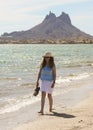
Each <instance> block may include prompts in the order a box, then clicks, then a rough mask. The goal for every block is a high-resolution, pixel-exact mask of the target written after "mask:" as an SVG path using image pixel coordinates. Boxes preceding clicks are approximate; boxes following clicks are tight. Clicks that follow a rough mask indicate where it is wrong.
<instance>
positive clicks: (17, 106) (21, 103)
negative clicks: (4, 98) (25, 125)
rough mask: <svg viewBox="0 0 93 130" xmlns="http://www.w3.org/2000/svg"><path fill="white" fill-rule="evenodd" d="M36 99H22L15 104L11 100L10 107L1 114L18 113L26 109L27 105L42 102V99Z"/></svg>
mask: <svg viewBox="0 0 93 130" xmlns="http://www.w3.org/2000/svg"><path fill="white" fill-rule="evenodd" d="M33 98H34V99H32V97H30V98H29V99H28V98H27V99H26V98H25V99H20V100H16V102H15V103H12V101H13V100H11V101H10V100H9V105H8V106H6V107H5V108H3V109H1V110H0V114H4V113H9V112H14V111H17V110H19V109H21V108H22V107H25V106H27V105H30V104H32V103H35V102H37V101H39V100H40V97H38V96H37V97H33Z"/></svg>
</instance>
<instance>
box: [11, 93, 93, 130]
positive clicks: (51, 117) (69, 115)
mask: <svg viewBox="0 0 93 130" xmlns="http://www.w3.org/2000/svg"><path fill="white" fill-rule="evenodd" d="M92 101H93V91H92V92H90V94H89V97H88V98H87V99H85V100H84V101H81V102H80V103H78V104H77V105H76V106H74V107H73V108H71V109H64V110H62V108H61V107H58V108H57V109H56V111H53V113H49V114H46V115H45V116H40V118H38V119H37V120H36V121H34V122H30V123H26V124H23V125H21V126H19V127H17V128H15V129H13V130H30V129H33V130H43V129H44V130H61V129H64V130H92V128H93V110H92V108H93V103H92Z"/></svg>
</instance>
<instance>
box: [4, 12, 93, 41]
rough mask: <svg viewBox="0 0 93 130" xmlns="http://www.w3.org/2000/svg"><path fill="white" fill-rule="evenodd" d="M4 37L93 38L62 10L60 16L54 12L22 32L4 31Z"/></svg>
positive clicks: (21, 38) (18, 38) (20, 38)
mask: <svg viewBox="0 0 93 130" xmlns="http://www.w3.org/2000/svg"><path fill="white" fill-rule="evenodd" d="M2 37H12V38H14V39H16V40H23V39H74V38H80V37H82V38H92V39H93V37H92V36H90V35H88V34H86V33H84V32H82V31H80V30H79V29H78V28H76V27H75V26H73V25H72V23H71V19H70V17H69V15H68V14H66V13H64V12H62V14H61V15H60V16H58V17H56V15H55V14H54V13H52V12H49V14H48V15H46V17H45V19H44V20H43V21H42V22H41V23H40V24H38V25H37V26H35V27H33V28H31V29H29V30H27V31H20V32H12V33H4V34H3V35H2Z"/></svg>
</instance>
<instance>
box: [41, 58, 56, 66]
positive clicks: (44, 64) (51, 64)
mask: <svg viewBox="0 0 93 130" xmlns="http://www.w3.org/2000/svg"><path fill="white" fill-rule="evenodd" d="M45 66H46V60H45V57H44V58H43V60H42V62H41V66H40V67H41V68H43V67H45ZM53 66H54V58H53V57H50V58H49V67H50V68H51V69H52V68H53Z"/></svg>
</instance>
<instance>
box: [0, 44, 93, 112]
mask: <svg viewBox="0 0 93 130" xmlns="http://www.w3.org/2000/svg"><path fill="white" fill-rule="evenodd" d="M46 52H52V54H53V55H54V59H55V64H56V69H57V80H56V86H59V87H60V89H62V88H61V86H62V84H64V83H65V84H67V83H69V82H73V81H75V80H81V79H85V78H87V77H91V76H93V45H92V44H87V45H85V44H75V45H74V44H71V45H69V44H66V45H59V44H57V45H53V44H52V45H51V44H45V45H43V44H34V45H32V44H26V45H25V44H20V45H18V44H15V45H12V44H3V45H0V114H4V113H7V112H8V113H9V112H13V111H16V110H19V109H20V108H22V107H25V106H26V105H29V104H31V103H34V102H36V101H38V100H40V96H37V97H33V91H34V88H35V83H36V80H37V75H38V71H39V66H40V63H41V60H42V56H43V55H44V54H45V53H46ZM63 90H64V91H63V92H65V91H69V89H66V90H65V88H64V87H63ZM55 94H58V93H57V91H56V92H55Z"/></svg>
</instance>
